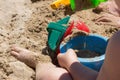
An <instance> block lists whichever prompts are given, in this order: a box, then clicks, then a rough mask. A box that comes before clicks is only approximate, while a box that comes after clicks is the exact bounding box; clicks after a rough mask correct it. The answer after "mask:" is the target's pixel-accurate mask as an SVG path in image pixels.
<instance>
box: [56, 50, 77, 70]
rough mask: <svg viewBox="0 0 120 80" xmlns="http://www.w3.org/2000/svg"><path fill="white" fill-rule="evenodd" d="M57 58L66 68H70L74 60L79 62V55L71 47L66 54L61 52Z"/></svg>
mask: <svg viewBox="0 0 120 80" xmlns="http://www.w3.org/2000/svg"><path fill="white" fill-rule="evenodd" d="M57 58H58V62H59V64H60V66H61V67H64V68H68V67H69V66H70V65H71V64H72V63H74V62H79V61H78V60H77V55H76V54H75V52H74V51H73V50H72V49H69V50H68V51H67V52H66V53H65V54H61V53H60V54H59V55H58V56H57Z"/></svg>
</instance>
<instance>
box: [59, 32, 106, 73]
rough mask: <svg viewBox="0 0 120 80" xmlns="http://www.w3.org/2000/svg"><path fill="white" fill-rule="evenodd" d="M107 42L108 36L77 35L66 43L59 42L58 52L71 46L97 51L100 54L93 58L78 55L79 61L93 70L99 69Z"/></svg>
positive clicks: (62, 51) (63, 51)
mask: <svg viewBox="0 0 120 80" xmlns="http://www.w3.org/2000/svg"><path fill="white" fill-rule="evenodd" d="M107 43H108V38H106V37H103V36H101V35H97V34H90V35H89V36H77V37H74V38H72V39H71V40H70V41H68V42H67V43H66V44H61V45H60V52H61V53H65V52H66V51H67V50H68V49H69V48H72V49H77V50H90V51H92V52H96V53H99V54H100V56H97V57H93V58H82V57H78V60H79V61H80V63H82V64H83V65H85V66H87V67H89V68H91V69H93V70H96V71H99V70H100V68H101V66H102V64H103V62H104V59H105V51H106V46H107Z"/></svg>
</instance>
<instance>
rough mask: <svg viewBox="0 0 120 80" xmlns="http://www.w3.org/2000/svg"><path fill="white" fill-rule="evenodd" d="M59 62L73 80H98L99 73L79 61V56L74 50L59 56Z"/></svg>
mask: <svg viewBox="0 0 120 80" xmlns="http://www.w3.org/2000/svg"><path fill="white" fill-rule="evenodd" d="M58 61H59V64H60V65H61V66H62V67H64V68H66V69H67V70H68V71H69V73H70V74H71V76H72V77H73V80H96V77H97V75H98V72H96V71H94V70H91V69H89V68H87V67H85V66H83V65H82V64H81V63H80V62H79V61H78V60H77V56H76V54H75V52H74V51H73V50H72V49H70V50H68V51H67V52H66V53H65V54H59V55H58Z"/></svg>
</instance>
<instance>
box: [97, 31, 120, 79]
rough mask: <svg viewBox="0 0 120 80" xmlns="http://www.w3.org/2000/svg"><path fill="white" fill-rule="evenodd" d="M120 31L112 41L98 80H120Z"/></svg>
mask: <svg viewBox="0 0 120 80" xmlns="http://www.w3.org/2000/svg"><path fill="white" fill-rule="evenodd" d="M119 61H120V31H118V32H117V33H116V34H114V35H113V37H112V38H111V39H110V41H109V43H108V46H107V50H106V58H105V61H104V64H103V66H102V69H101V70H100V73H99V75H98V78H97V80H120V71H119V70H120V63H119Z"/></svg>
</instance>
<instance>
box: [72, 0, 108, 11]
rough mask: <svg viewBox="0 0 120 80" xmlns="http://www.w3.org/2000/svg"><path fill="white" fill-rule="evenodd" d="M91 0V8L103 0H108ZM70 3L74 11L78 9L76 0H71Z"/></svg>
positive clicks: (103, 0)
mask: <svg viewBox="0 0 120 80" xmlns="http://www.w3.org/2000/svg"><path fill="white" fill-rule="evenodd" d="M89 1H90V2H91V6H90V8H93V7H97V6H98V5H99V4H100V3H101V2H105V1H107V0H89ZM80 4H82V3H80ZM70 5H71V9H72V10H73V11H74V10H75V9H76V4H75V0H70Z"/></svg>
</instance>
